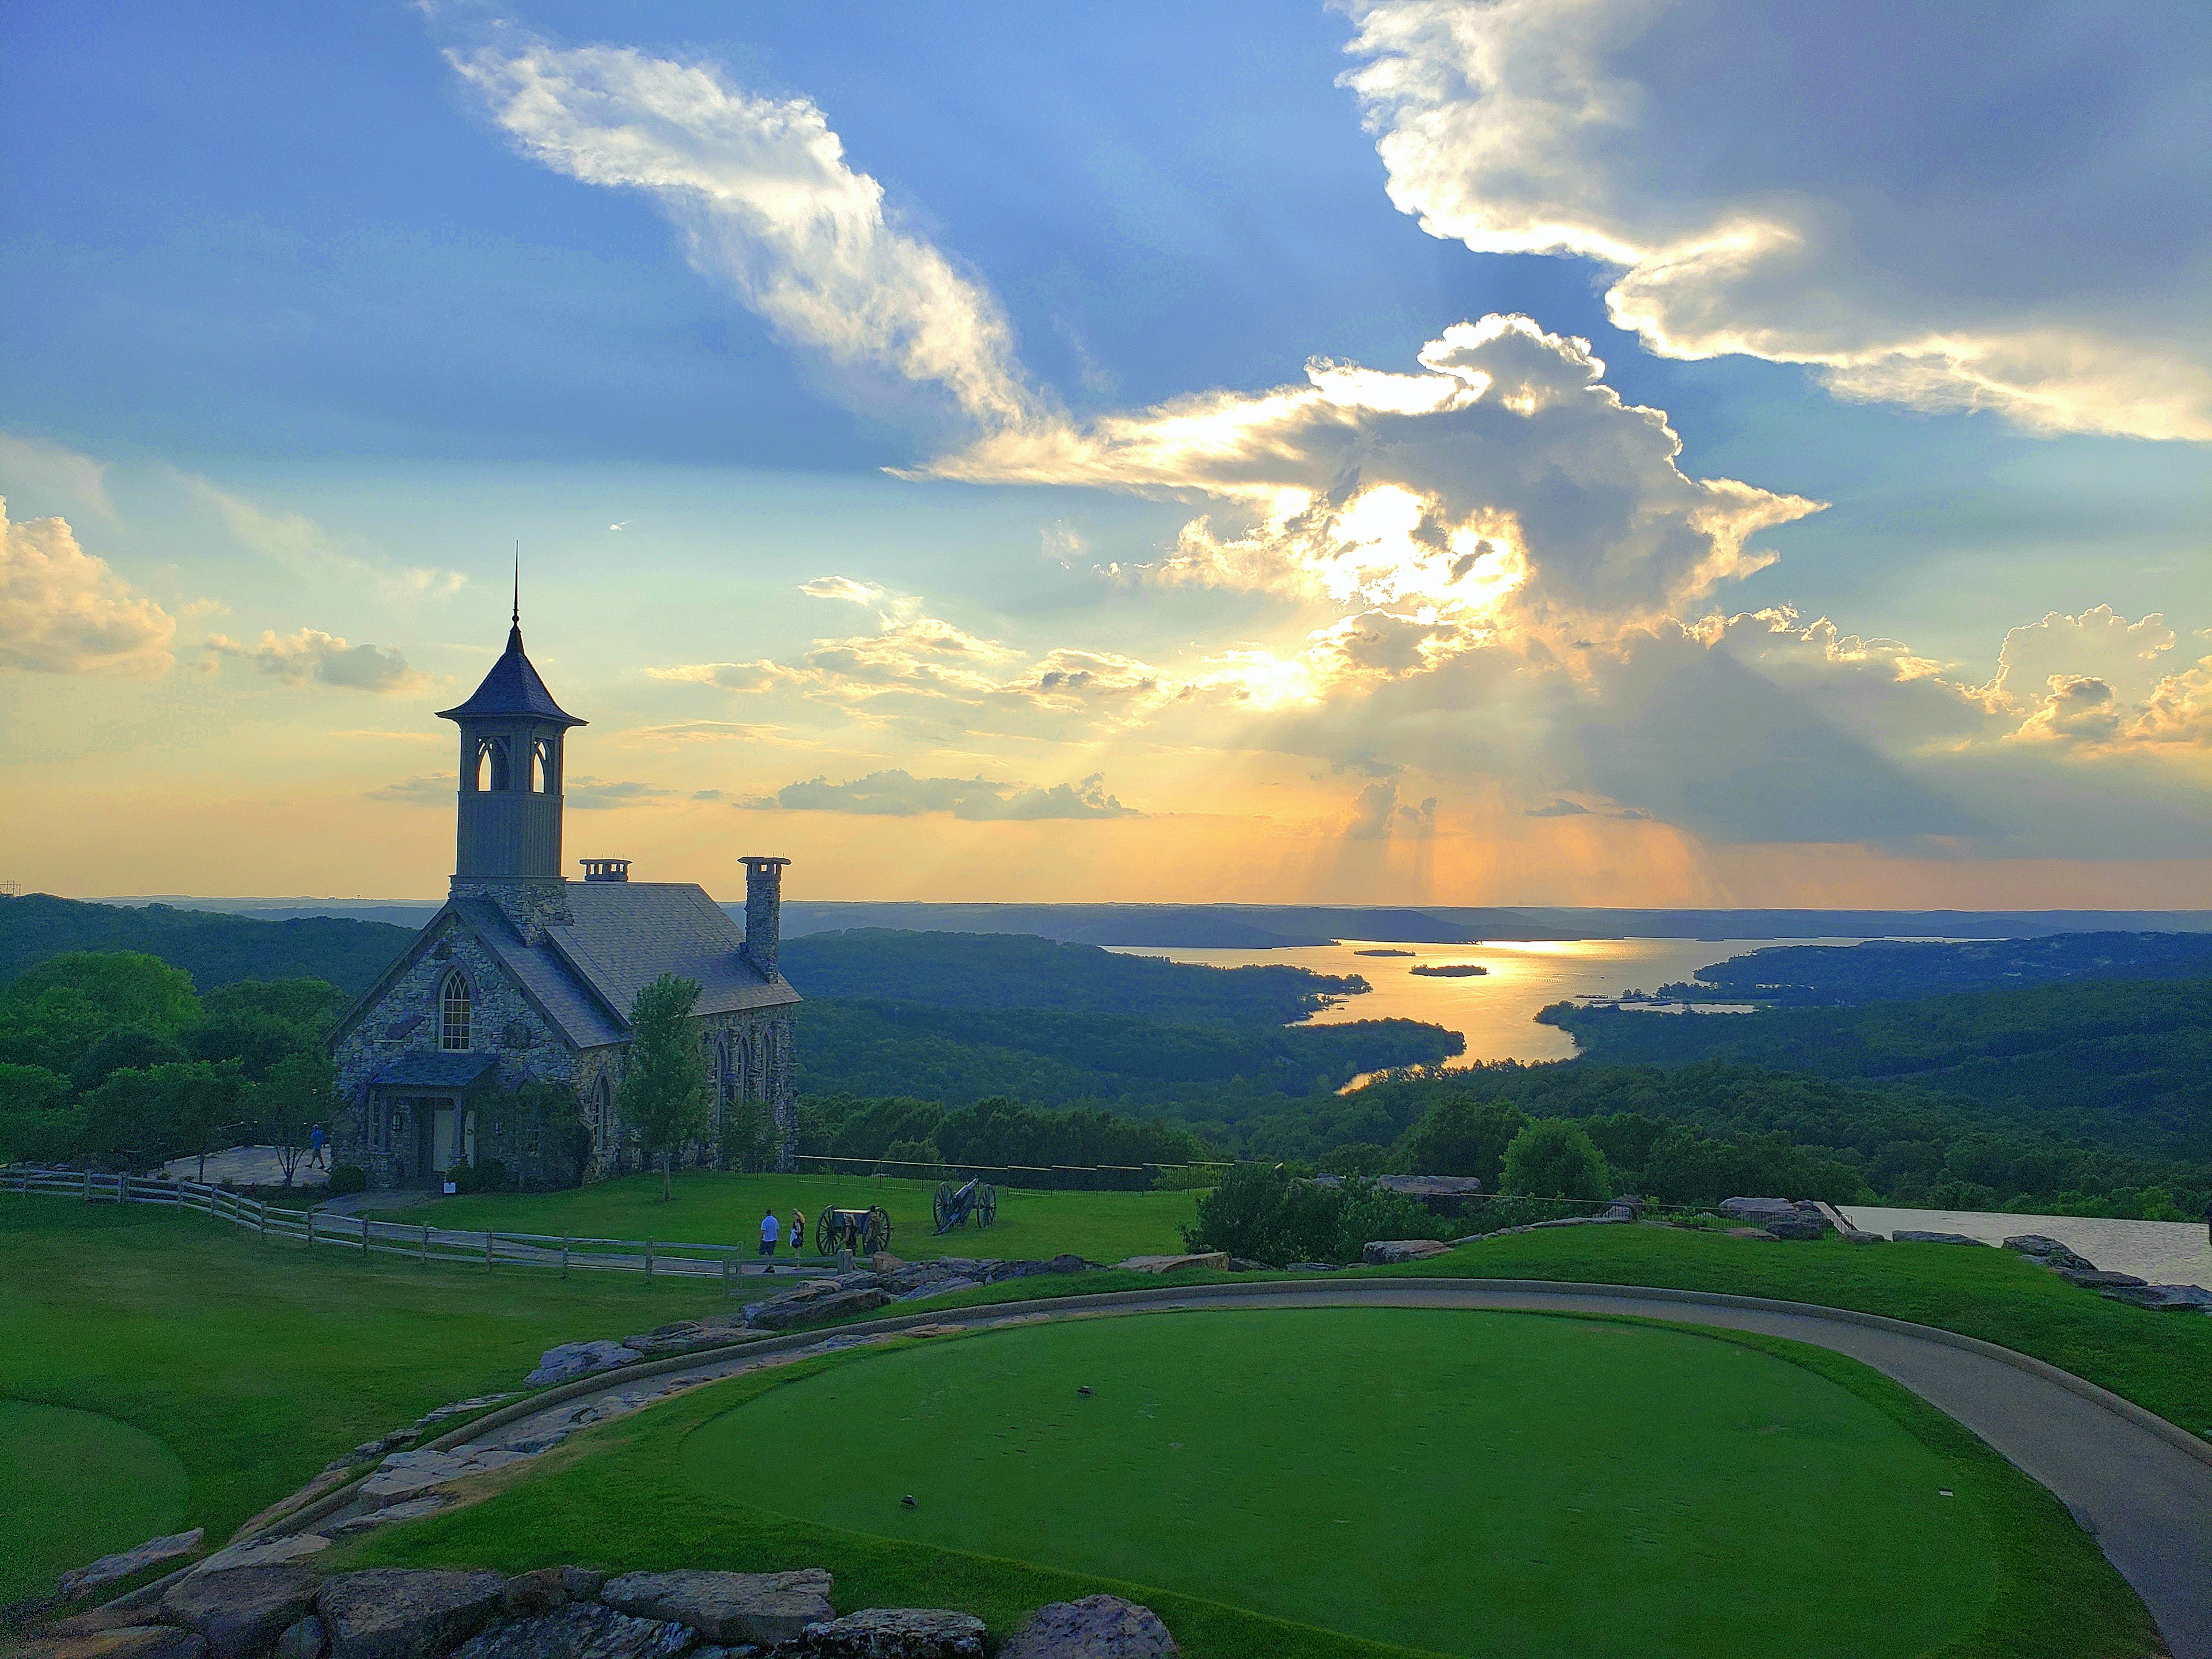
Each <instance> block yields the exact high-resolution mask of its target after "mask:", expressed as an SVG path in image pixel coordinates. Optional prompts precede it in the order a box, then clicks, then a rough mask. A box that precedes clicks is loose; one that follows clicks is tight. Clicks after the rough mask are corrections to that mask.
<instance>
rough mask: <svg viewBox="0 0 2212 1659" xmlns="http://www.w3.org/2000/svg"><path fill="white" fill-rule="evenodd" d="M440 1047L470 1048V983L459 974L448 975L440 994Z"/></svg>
mask: <svg viewBox="0 0 2212 1659" xmlns="http://www.w3.org/2000/svg"><path fill="white" fill-rule="evenodd" d="M438 1046H439V1047H440V1048H467V1047H468V1046H469V982H468V981H466V980H465V979H463V978H462V977H461V976H460V975H459V974H448V975H446V983H445V987H444V988H443V989H442V990H441V991H440V992H439V993H438Z"/></svg>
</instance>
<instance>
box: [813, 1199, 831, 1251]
mask: <svg viewBox="0 0 2212 1659" xmlns="http://www.w3.org/2000/svg"><path fill="white" fill-rule="evenodd" d="M833 1237H834V1236H833V1235H832V1234H831V1232H830V1231H829V1211H827V1210H824V1211H823V1212H822V1213H821V1214H820V1215H818V1216H817V1217H815V1218H814V1254H815V1255H835V1254H836V1252H835V1251H834V1250H832V1249H830V1248H829V1247H830V1243H831V1242H832V1239H833Z"/></svg>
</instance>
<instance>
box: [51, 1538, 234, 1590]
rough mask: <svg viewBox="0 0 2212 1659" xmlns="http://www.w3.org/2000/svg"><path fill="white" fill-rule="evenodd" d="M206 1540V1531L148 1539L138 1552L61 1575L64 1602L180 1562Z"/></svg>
mask: <svg viewBox="0 0 2212 1659" xmlns="http://www.w3.org/2000/svg"><path fill="white" fill-rule="evenodd" d="M206 1536H207V1532H206V1529H205V1528H202V1527H194V1528H192V1529H191V1531H190V1532H179V1533H173V1534H170V1535H169V1536H168V1537H167V1538H149V1539H148V1540H147V1541H145V1542H144V1543H143V1544H141V1545H139V1546H138V1547H137V1548H136V1549H131V1550H124V1551H122V1552H120V1553H118V1554H115V1555H103V1556H101V1557H100V1559H99V1560H97V1561H95V1562H94V1563H93V1564H92V1565H90V1566H88V1567H77V1568H74V1569H72V1570H71V1571H68V1572H65V1573H64V1574H63V1575H62V1583H61V1594H62V1600H63V1601H76V1600H78V1599H80V1598H81V1597H83V1596H86V1595H91V1594H92V1592H93V1591H94V1590H96V1589H100V1588H101V1587H102V1586H104V1585H107V1584H119V1583H122V1582H123V1581H124V1580H125V1579H126V1578H129V1577H133V1576H134V1575H136V1574H137V1573H142V1572H143V1571H146V1569H147V1568H149V1567H152V1566H158V1565H161V1563H162V1562H164V1561H178V1560H181V1559H184V1558H185V1556H187V1555H190V1554H191V1553H192V1552H193V1551H194V1550H196V1549H197V1548H198V1547H200V1541H201V1540H202V1539H203V1538H204V1537H206Z"/></svg>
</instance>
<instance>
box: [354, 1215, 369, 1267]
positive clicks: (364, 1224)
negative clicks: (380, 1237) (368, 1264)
mask: <svg viewBox="0 0 2212 1659" xmlns="http://www.w3.org/2000/svg"><path fill="white" fill-rule="evenodd" d="M356 1219H357V1220H359V1221H360V1223H361V1259H362V1261H368V1217H367V1216H360V1217H357V1218H356Z"/></svg>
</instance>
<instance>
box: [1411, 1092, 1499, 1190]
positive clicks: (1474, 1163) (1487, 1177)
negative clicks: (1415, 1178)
mask: <svg viewBox="0 0 2212 1659" xmlns="http://www.w3.org/2000/svg"><path fill="white" fill-rule="evenodd" d="M1527 1127H1528V1115H1527V1114H1525V1113H1523V1112H1522V1110H1521V1109H1520V1108H1519V1107H1517V1106H1510V1105H1507V1104H1505V1103H1504V1102H1502V1101H1495V1100H1491V1101H1483V1102H1480V1103H1477V1102H1475V1101H1474V1100H1470V1099H1468V1097H1466V1096H1464V1095H1448V1096H1446V1097H1444V1098H1443V1099H1442V1100H1440V1101H1438V1102H1437V1103H1436V1104H1435V1105H1433V1106H1431V1107H1430V1108H1429V1109H1428V1110H1427V1111H1426V1112H1425V1114H1423V1115H1422V1117H1421V1121H1419V1122H1418V1123H1416V1124H1415V1125H1413V1127H1412V1128H1410V1129H1408V1130H1407V1131H1406V1133H1404V1134H1403V1135H1402V1136H1401V1137H1400V1138H1399V1140H1398V1145H1397V1147H1396V1153H1395V1158H1394V1159H1393V1161H1394V1162H1395V1163H1396V1164H1399V1165H1400V1166H1401V1168H1402V1169H1403V1170H1405V1172H1406V1173H1407V1174H1408V1175H1449V1176H1478V1177H1480V1180H1481V1182H1482V1184H1483V1185H1484V1186H1485V1187H1486V1188H1489V1189H1490V1190H1491V1191H1492V1192H1495V1191H1496V1190H1497V1189H1498V1177H1499V1175H1500V1173H1501V1172H1502V1171H1503V1170H1504V1163H1505V1149H1506V1148H1507V1147H1508V1146H1510V1145H1512V1143H1513V1139H1514V1137H1515V1136H1516V1135H1518V1134H1519V1133H1521V1132H1522V1130H1524V1129H1525V1128H1527Z"/></svg>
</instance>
